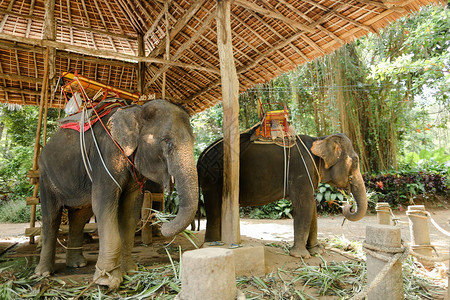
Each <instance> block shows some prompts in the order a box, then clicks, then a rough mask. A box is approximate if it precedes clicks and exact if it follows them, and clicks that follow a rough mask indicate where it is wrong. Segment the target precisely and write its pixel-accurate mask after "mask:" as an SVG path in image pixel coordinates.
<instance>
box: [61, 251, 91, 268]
mask: <svg viewBox="0 0 450 300" xmlns="http://www.w3.org/2000/svg"><path fill="white" fill-rule="evenodd" d="M86 265H87V260H86V258H85V257H84V256H83V254H82V253H77V254H69V253H67V256H66V266H68V267H71V268H81V267H84V266H86Z"/></svg>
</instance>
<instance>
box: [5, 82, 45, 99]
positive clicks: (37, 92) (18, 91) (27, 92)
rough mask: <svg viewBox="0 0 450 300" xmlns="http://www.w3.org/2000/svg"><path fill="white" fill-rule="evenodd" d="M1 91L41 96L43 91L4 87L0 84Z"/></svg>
mask: <svg viewBox="0 0 450 300" xmlns="http://www.w3.org/2000/svg"><path fill="white" fill-rule="evenodd" d="M41 82H42V80H41ZM0 91H3V92H8V93H16V94H25V95H32V96H39V95H40V94H41V92H39V91H34V90H24V89H18V88H13V87H2V86H0Z"/></svg>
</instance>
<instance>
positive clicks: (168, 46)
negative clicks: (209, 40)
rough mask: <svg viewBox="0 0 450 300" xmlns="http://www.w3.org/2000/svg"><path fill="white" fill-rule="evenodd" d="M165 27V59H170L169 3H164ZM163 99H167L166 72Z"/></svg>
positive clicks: (164, 74)
mask: <svg viewBox="0 0 450 300" xmlns="http://www.w3.org/2000/svg"><path fill="white" fill-rule="evenodd" d="M164 21H165V22H164V27H165V28H166V36H165V41H166V53H165V54H164V59H170V40H171V39H170V34H169V2H164ZM161 93H162V98H163V99H165V98H166V72H165V71H164V72H163V80H162V88H161Z"/></svg>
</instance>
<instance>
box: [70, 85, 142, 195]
mask: <svg viewBox="0 0 450 300" xmlns="http://www.w3.org/2000/svg"><path fill="white" fill-rule="evenodd" d="M75 79H76V80H77V82H78V84H79V86H80V88H81V91H82V93H83V98H84V99H85V101H86V100H87V101H86V102H89V104H90V106H91V107H92V111H93V113H94V114H95V116H96V119H95V121H93V122H91V121H90V120H88V122H87V123H88V127H89V129H90V130H91V135H92V139H93V141H94V144H95V148H96V150H97V153H98V154H99V157H100V160H101V162H102V165H103V167H104V169H105V170H106V172H107V174H108V175H109V177H110V178H111V179H112V181H113V182H114V183H115V184H116V185H117V186H118V187H119V189H120V191H121V192H122V187H121V186H120V184H119V183H118V182H117V180H116V179H115V178H114V176H113V175H112V174H111V172H110V171H109V169H108V167H107V166H106V163H105V161H104V159H103V155H102V153H101V151H100V147H99V145H98V143H97V139H96V137H95V133H94V130H93V127H92V124H93V123H95V122H97V121H98V122H100V124H101V125H102V127H103V129H104V130H105V132H106V133H107V135H108V136H109V137H110V138H111V140H112V141H113V143H114V144H115V145H116V147H117V149H119V151H120V153H122V155H123V157H125V159H126V160H127V162H128V163H129V164H130V165H131V166H132V168H133V175H134V178H135V180H136V182H137V184H138V185H139V187H140V191H141V193H142V192H143V190H144V184H145V178H144V179H143V180H139V178H138V175H137V172H136V166H135V164H134V153H133V157H132V160H130V159H129V158H128V157H127V156H126V154H125V152H124V151H123V149H122V147H121V146H120V145H119V144H118V143H117V142H116V141H115V140H114V138H113V137H112V135H111V133H110V132H109V130H108V128H107V127H106V126H105V124H104V122H103V120H102V119H101V118H102V117H104V116H105V115H107V114H108V113H109V112H110V111H111V108H110V109H109V110H107V111H106V112H105V113H102V114H99V113H98V109H96V107H94V105H93V103H92V101H91V99H90V98H89V97H88V95H87V93H86V91H85V90H84V88H83V86H82V84H81V83H80V81H79V79H78V77H75ZM87 115H88V114H87V107H84V108H83V110H82V111H81V118H80V121H79V128H80V150H81V157H82V159H83V164H84V168H85V170H86V173H87V174H88V177H89V179H90V180H91V182H92V181H93V180H92V177H93V175H92V165H91V163H90V160H89V157H88V153H87V149H86V141H85V136H84V131H85V130H84V128H85V124H86V116H87Z"/></svg>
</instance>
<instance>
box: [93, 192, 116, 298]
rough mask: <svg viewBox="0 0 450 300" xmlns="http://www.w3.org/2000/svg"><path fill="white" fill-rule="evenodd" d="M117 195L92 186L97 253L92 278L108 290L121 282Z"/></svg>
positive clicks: (113, 288) (114, 288)
mask: <svg viewBox="0 0 450 300" xmlns="http://www.w3.org/2000/svg"><path fill="white" fill-rule="evenodd" d="M118 201H119V195H118V192H115V191H107V190H105V189H102V188H100V187H99V186H94V187H93V193H92V210H93V211H94V214H95V216H96V218H97V229H98V237H99V247H100V249H99V254H98V259H97V264H96V266H95V269H96V270H95V274H94V280H95V282H96V283H97V284H99V285H106V286H108V287H109V289H110V290H116V289H118V288H119V286H120V283H121V282H122V280H123V279H122V271H121V267H120V251H121V240H120V234H119V222H118V207H119V203H118Z"/></svg>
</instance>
